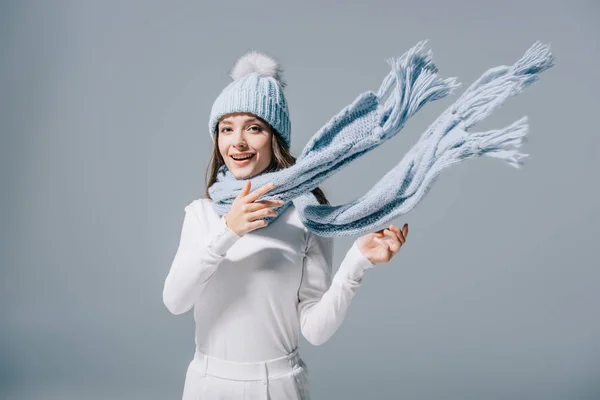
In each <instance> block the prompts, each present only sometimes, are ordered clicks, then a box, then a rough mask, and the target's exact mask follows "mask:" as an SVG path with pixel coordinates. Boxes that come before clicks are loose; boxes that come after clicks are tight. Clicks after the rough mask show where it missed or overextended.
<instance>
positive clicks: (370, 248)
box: [356, 224, 408, 264]
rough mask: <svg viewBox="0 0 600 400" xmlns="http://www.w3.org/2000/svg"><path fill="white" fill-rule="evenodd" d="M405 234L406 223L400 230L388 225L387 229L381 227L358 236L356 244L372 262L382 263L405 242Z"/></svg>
mask: <svg viewBox="0 0 600 400" xmlns="http://www.w3.org/2000/svg"><path fill="white" fill-rule="evenodd" d="M407 235H408V224H404V226H403V227H402V230H400V229H399V228H398V227H396V226H394V225H390V226H389V229H382V230H379V231H377V232H373V233H369V234H367V235H364V236H361V237H359V238H358V239H356V244H357V245H358V248H359V249H360V251H361V252H362V253H363V255H364V256H365V257H367V258H368V259H369V261H371V262H372V263H373V264H383V263H387V262H388V261H390V260H391V259H392V257H393V256H394V255H396V253H397V252H398V251H399V250H400V248H401V247H402V245H403V244H404V243H405V242H406V236H407ZM386 237H389V240H386V239H385V238H386Z"/></svg>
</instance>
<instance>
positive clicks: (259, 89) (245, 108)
mask: <svg viewBox="0 0 600 400" xmlns="http://www.w3.org/2000/svg"><path fill="white" fill-rule="evenodd" d="M282 73H283V71H282V68H281V66H280V65H279V64H278V63H277V61H275V60H274V59H273V58H272V57H269V56H268V55H266V54H264V53H260V52H257V51H250V52H248V53H246V54H245V55H243V56H242V57H240V58H239V59H238V60H237V62H236V63H235V65H234V67H233V69H232V70H231V73H230V77H231V79H233V82H231V83H229V85H227V86H226V87H225V89H223V91H222V92H221V93H220V94H219V96H218V97H217V99H216V100H215V102H214V103H213V106H212V109H211V112H210V118H209V122H208V128H209V132H210V135H211V138H212V140H213V143H214V141H215V130H216V128H217V124H218V122H219V119H220V118H221V117H222V116H224V115H226V114H229V113H233V112H249V113H252V114H254V115H257V116H258V117H260V118H262V119H264V120H265V121H267V122H268V123H269V124H270V125H271V126H272V127H273V128H274V129H275V130H277V132H278V133H279V134H280V135H281V137H282V138H283V139H284V141H285V142H286V143H287V145H288V147H289V146H290V144H291V137H290V134H291V124H290V117H289V110H288V106H287V101H286V100H285V96H284V94H283V88H284V87H285V85H286V83H285V82H284V81H283V78H282Z"/></svg>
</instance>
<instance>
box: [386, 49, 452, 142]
mask: <svg viewBox="0 0 600 400" xmlns="http://www.w3.org/2000/svg"><path fill="white" fill-rule="evenodd" d="M426 43H427V40H422V41H420V42H418V43H417V44H416V45H415V46H413V47H412V48H411V49H410V50H408V51H407V52H405V53H404V54H403V55H402V56H401V57H399V58H390V59H388V60H387V62H388V64H389V65H390V66H391V68H392V70H391V71H390V73H389V74H388V75H387V76H386V77H385V78H384V80H383V82H382V84H381V87H380V88H379V90H378V91H377V97H378V99H379V100H380V101H381V102H383V98H384V97H386V96H388V95H389V97H388V99H387V100H386V101H385V103H384V104H383V106H382V108H381V109H380V110H379V113H380V120H379V126H380V127H381V130H379V131H378V132H377V133H378V135H379V136H378V139H379V140H380V141H385V140H387V139H389V138H391V137H393V136H395V135H396V134H397V133H398V132H399V131H400V130H401V129H402V128H403V127H404V124H405V123H406V120H407V119H408V118H410V117H411V116H413V115H414V114H415V113H416V112H417V111H419V110H420V109H421V107H423V106H424V105H425V103H427V102H429V101H434V100H439V99H442V98H444V97H446V96H448V95H449V94H452V93H453V91H454V90H455V89H456V88H458V87H459V86H460V84H459V83H457V80H456V78H446V79H441V78H438V76H437V72H438V69H437V67H436V66H435V65H434V63H433V53H432V51H431V50H428V51H425V44H426ZM392 87H394V89H395V90H393V91H392ZM390 92H391V94H390Z"/></svg>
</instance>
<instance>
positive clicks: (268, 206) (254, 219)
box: [225, 180, 284, 236]
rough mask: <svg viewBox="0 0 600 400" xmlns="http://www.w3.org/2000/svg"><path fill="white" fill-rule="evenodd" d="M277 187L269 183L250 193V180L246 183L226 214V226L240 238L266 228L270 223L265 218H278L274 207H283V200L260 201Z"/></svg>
mask: <svg viewBox="0 0 600 400" xmlns="http://www.w3.org/2000/svg"><path fill="white" fill-rule="evenodd" d="M274 187H275V184H274V183H272V182H271V183H269V184H267V185H265V186H263V187H261V188H258V189H256V190H255V191H253V192H252V193H250V194H248V193H249V192H250V180H246V182H244V187H243V188H242V190H241V191H240V193H238V195H237V196H236V198H235V200H234V201H233V203H232V204H231V208H230V209H229V212H228V213H227V214H225V224H226V225H227V226H228V227H229V229H231V230H232V231H234V232H235V233H236V234H237V235H238V236H244V235H245V234H246V233H248V232H250V231H253V230H255V229H258V228H261V227H263V226H266V225H267V224H268V223H269V222H268V221H267V220H264V219H261V220H259V218H263V217H266V216H276V215H277V211H275V210H273V208H274V207H279V206H281V205H283V203H284V202H283V201H282V200H260V201H256V199H258V198H259V197H260V196H262V195H264V194H265V193H267V192H268V191H269V190H271V189H273V188H274Z"/></svg>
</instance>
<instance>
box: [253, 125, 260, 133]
mask: <svg viewBox="0 0 600 400" xmlns="http://www.w3.org/2000/svg"><path fill="white" fill-rule="evenodd" d="M250 129H252V130H254V131H255V132H260V131H261V130H262V129H261V127H260V126H258V125H252V126H251V127H250Z"/></svg>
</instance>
